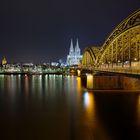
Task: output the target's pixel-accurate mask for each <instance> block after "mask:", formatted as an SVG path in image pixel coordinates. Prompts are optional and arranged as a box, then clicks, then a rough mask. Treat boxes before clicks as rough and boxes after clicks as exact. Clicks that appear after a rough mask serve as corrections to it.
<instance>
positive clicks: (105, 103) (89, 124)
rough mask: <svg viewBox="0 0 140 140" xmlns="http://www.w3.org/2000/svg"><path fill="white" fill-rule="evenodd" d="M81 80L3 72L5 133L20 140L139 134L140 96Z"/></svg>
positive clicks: (100, 139)
mask: <svg viewBox="0 0 140 140" xmlns="http://www.w3.org/2000/svg"><path fill="white" fill-rule="evenodd" d="M81 82H82V80H81V78H80V77H75V76H62V75H32V76H29V75H26V76H25V75H23V76H21V75H5V76H4V75H1V76H0V113H1V115H0V124H1V125H0V128H2V132H1V133H2V134H4V133H5V132H6V133H7V135H6V136H5V137H6V138H7V137H8V138H9V137H10V139H12V138H14V139H15V140H16V139H40V138H42V139H51V140H56V139H58V138H59V139H61V140H71V139H74V140H94V139H96V140H104V139H106V140H109V139H111V138H112V139H113V138H114V139H115V138H116V139H117V138H121V137H122V136H123V134H127V135H129V134H132V135H131V136H134V135H136V136H137V137H139V131H135V130H140V95H139V96H138V94H135V93H133V92H132V93H131V94H127V92H125V93H123V94H116V93H115V94H114V93H113V92H110V93H96V92H95V91H94V92H93V91H92V90H90V91H89V90H87V89H85V88H84V87H83V86H82V84H81ZM104 82H105V81H104ZM2 93H3V94H2ZM12 114H14V115H12ZM131 127H132V129H131ZM4 128H5V129H4ZM19 128H20V129H19ZM118 128H125V133H124V129H121V130H118ZM62 132H63V133H62ZM122 132H123V133H122ZM130 132H132V133H130ZM13 135H14V136H15V137H12V136H13ZM25 135H26V136H25ZM117 135H119V137H117ZM112 136H113V137H112ZM27 137H28V138H27Z"/></svg>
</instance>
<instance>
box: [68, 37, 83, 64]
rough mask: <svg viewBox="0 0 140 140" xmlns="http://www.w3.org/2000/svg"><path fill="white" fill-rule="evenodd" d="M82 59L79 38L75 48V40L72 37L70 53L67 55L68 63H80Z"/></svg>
mask: <svg viewBox="0 0 140 140" xmlns="http://www.w3.org/2000/svg"><path fill="white" fill-rule="evenodd" d="M81 60H82V55H81V50H80V48H79V42H78V39H77V41H76V46H75V48H74V45H73V40H72V39H71V43H70V49H69V54H68V55H67V65H69V66H72V65H78V64H79V63H80V61H81Z"/></svg>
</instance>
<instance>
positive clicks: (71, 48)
mask: <svg viewBox="0 0 140 140" xmlns="http://www.w3.org/2000/svg"><path fill="white" fill-rule="evenodd" d="M69 55H71V56H74V48H73V41H72V39H71V43H70V50H69Z"/></svg>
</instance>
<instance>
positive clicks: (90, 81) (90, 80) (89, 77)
mask: <svg viewBox="0 0 140 140" xmlns="http://www.w3.org/2000/svg"><path fill="white" fill-rule="evenodd" d="M86 76H87V88H88V89H93V75H92V74H87V75H86Z"/></svg>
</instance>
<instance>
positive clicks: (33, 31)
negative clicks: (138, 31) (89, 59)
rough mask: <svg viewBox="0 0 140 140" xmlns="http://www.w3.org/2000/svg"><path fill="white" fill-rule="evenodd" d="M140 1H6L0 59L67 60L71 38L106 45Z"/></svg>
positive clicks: (0, 27)
mask: <svg viewBox="0 0 140 140" xmlns="http://www.w3.org/2000/svg"><path fill="white" fill-rule="evenodd" d="M139 7H140V1H138V0H133V1H129V2H128V1H126V0H124V1H120V0H118V1H110V0H107V1H101V0H96V1H94V2H93V1H91V0H87V1H84V0H82V1H79V0H77V1H73V0H71V1H64V0H61V1H59V2H58V1H54V0H51V1H50V0H46V1H43V0H42V1H37V0H34V1H33V0H28V1H26V0H25V1H23V2H21V1H20V2H19V1H17V0H15V1H8V2H7V1H4V0H3V2H2V4H1V8H0V13H1V14H0V17H1V22H0V30H1V32H0V46H1V49H0V58H1V59H2V58H3V56H5V57H6V58H7V61H8V62H9V63H11V62H33V63H40V62H41V63H43V62H50V61H57V60H59V59H63V60H66V57H67V54H68V52H69V44H70V39H71V38H73V39H74V40H76V39H77V38H78V39H79V46H80V48H81V50H82V52H83V50H84V48H85V47H87V46H92V45H102V43H103V42H104V41H105V39H106V38H107V36H108V35H109V34H110V33H111V32H112V30H113V29H114V28H115V27H116V26H117V25H118V24H119V23H120V22H121V21H122V20H123V19H125V18H127V16H129V15H130V14H131V13H133V12H134V11H136V10H137V9H138V8H139Z"/></svg>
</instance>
